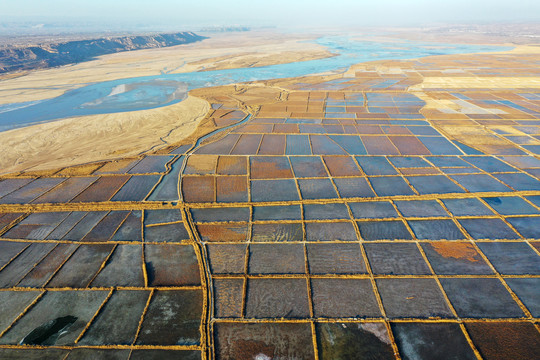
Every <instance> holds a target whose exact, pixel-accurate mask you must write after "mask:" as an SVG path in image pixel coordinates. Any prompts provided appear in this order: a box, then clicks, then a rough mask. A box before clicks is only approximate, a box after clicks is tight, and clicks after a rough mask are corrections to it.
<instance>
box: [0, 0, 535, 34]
mask: <svg viewBox="0 0 540 360" xmlns="http://www.w3.org/2000/svg"><path fill="white" fill-rule="evenodd" d="M0 7H1V9H0V21H2V19H12V18H13V17H16V18H17V19H19V20H26V19H27V20H31V21H34V20H38V21H39V20H40V19H42V20H43V21H47V20H51V19H54V20H57V21H58V20H66V21H73V20H86V21H104V22H108V23H112V24H114V23H115V22H117V23H128V22H144V23H146V24H149V25H150V24H151V25H159V24H163V25H167V26H169V25H170V24H179V26H180V27H182V26H207V25H210V24H216V25H230V24H239V25H244V24H245V25H250V26H253V25H258V24H261V25H277V26H282V27H283V26H285V27H286V26H291V27H296V26H309V27H314V26H321V27H328V26H355V25H357V26H363V25H364V26H373V25H382V26H391V25H413V26H416V25H426V24H434V23H470V22H482V23H485V22H501V21H506V22H518V21H540V1H539V0H512V1H509V0H0Z"/></svg>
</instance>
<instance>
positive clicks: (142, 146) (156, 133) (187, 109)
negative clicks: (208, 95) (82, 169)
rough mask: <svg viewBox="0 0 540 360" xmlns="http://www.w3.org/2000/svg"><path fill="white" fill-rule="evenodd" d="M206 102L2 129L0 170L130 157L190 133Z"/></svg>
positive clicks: (192, 101)
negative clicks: (7, 129) (8, 129)
mask: <svg viewBox="0 0 540 360" xmlns="http://www.w3.org/2000/svg"><path fill="white" fill-rule="evenodd" d="M209 109H210V105H209V103H208V102H207V101H205V100H203V99H200V98H197V97H192V96H190V97H188V98H187V99H186V100H185V101H183V102H181V103H178V104H174V105H171V106H165V107H161V108H157V109H151V110H142V111H135V112H126V113H116V114H105V115H92V116H82V117H77V118H70V119H64V120H59V121H54V122H49V123H45V124H39V125H34V126H29V127H25V128H20V129H15V130H10V131H5V132H0V143H1V144H2V156H1V157H0V174H7V173H13V172H19V171H28V170H32V171H36V170H44V169H50V168H55V167H62V166H70V165H77V164H84V163H87V162H92V161H101V160H108V159H115V158H120V157H129V156H134V155H138V154H141V153H143V152H147V151H149V150H158V149H160V148H163V147H166V146H168V145H170V144H172V143H175V142H178V141H180V140H182V139H184V138H185V137H187V136H189V135H190V134H191V133H192V132H193V131H195V129H196V128H197V125H198V124H199V121H200V120H201V119H202V118H204V116H205V115H206V113H207V112H208V111H209Z"/></svg>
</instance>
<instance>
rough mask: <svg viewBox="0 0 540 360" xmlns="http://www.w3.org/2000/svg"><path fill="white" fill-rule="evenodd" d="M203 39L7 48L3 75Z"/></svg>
mask: <svg viewBox="0 0 540 360" xmlns="http://www.w3.org/2000/svg"><path fill="white" fill-rule="evenodd" d="M203 39H207V37H205V36H200V35H197V34H195V33H192V32H180V33H174V34H157V35H146V36H144V35H143V36H121V37H103V38H99V39H91V40H77V41H66V42H59V43H48V44H42V45H29V46H12V47H5V48H0V73H6V72H11V71H16V70H33V69H43V68H48V67H54V66H61V65H67V64H73V63H79V62H83V61H88V60H92V59H94V58H95V57H97V56H101V55H106V54H114V53H117V52H122V51H130V50H141V49H151V48H161V47H167V46H175V45H182V44H189V43H192V42H196V41H201V40H203Z"/></svg>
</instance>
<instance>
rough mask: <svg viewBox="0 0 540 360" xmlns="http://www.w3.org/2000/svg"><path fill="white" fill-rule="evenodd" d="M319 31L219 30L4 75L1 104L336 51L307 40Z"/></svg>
mask: <svg viewBox="0 0 540 360" xmlns="http://www.w3.org/2000/svg"><path fill="white" fill-rule="evenodd" d="M314 38H316V36H292V37H291V36H288V37H285V35H282V34H276V33H258V32H253V33H251V32H248V33H242V34H234V33H231V34H216V35H212V37H211V38H210V39H206V40H204V41H202V42H197V43H192V44H187V45H178V46H172V47H168V48H160V49H148V50H137V51H128V52H122V53H117V54H111V55H105V56H101V57H99V58H97V59H96V60H92V61H87V62H84V63H80V64H75V65H66V66H62V67H58V68H53V69H45V70H36V71H32V72H28V73H24V74H23V75H22V76H18V77H15V76H16V75H17V74H16V73H15V74H8V75H9V76H8V75H6V76H4V77H3V78H0V104H8V103H17V102H26V101H35V100H43V99H50V98H53V97H57V96H60V95H62V94H63V93H64V92H65V91H67V90H71V89H76V88H79V87H82V86H84V85H87V84H89V83H95V82H103V81H109V80H117V79H124V78H132V77H141V76H154V75H160V74H162V73H171V74H173V73H184V72H191V71H199V70H203V69H212V70H218V69H227V68H232V67H250V66H265V65H273V64H280V63H288V62H295V61H306V60H313V59H320V58H325V57H329V56H332V54H331V53H330V52H328V51H326V49H325V48H324V47H323V46H320V45H317V44H314V43H311V42H305V40H309V39H314Z"/></svg>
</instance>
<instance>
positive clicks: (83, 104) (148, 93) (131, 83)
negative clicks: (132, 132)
mask: <svg viewBox="0 0 540 360" xmlns="http://www.w3.org/2000/svg"><path fill="white" fill-rule="evenodd" d="M316 43H317V44H320V45H323V46H325V47H326V48H327V49H328V50H330V51H331V52H333V53H334V54H337V56H334V57H331V58H327V59H320V60H310V61H303V62H296V63H290V64H280V65H272V66H264V67H253V68H242V69H230V70H216V71H205V72H191V73H183V74H162V75H157V76H147V77H137V78H130V79H121V80H115V81H107V82H101V83H95V84H91V85H87V86H84V87H82V88H79V89H75V90H70V91H67V92H66V93H64V94H63V95H61V96H58V97H56V98H53V99H48V100H43V101H33V102H27V103H15V104H5V105H0V131H5V130H9V129H13V128H17V127H22V126H27V125H31V124H35V123H40V122H46V121H52V120H56V119H62V118H66V117H73V116H82V115H93V114H107V113H115V112H124V111H137V110H144V109H152V108H157V107H161V106H166V105H171V104H174V103H177V102H180V101H182V100H183V99H184V98H185V96H186V93H187V91H189V90H191V89H196V88H201V87H209V86H219V85H226V84H231V83H239V82H247V81H256V80H266V79H277V78H288V77H298V76H305V75H310V74H320V73H327V72H342V71H344V70H346V69H347V68H349V67H350V66H351V65H353V64H357V63H360V62H366V61H372V60H392V59H412V58H418V57H424V56H430V55H445V54H461V53H477V52H489V51H501V50H506V49H510V48H507V47H504V48H503V47H500V46H484V45H464V44H433V43H418V42H410V41H396V42H384V43H380V42H375V41H365V40H362V41H356V40H354V39H352V38H350V37H344V36H328V37H323V38H319V39H318V40H316ZM434 45H436V46H434Z"/></svg>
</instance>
